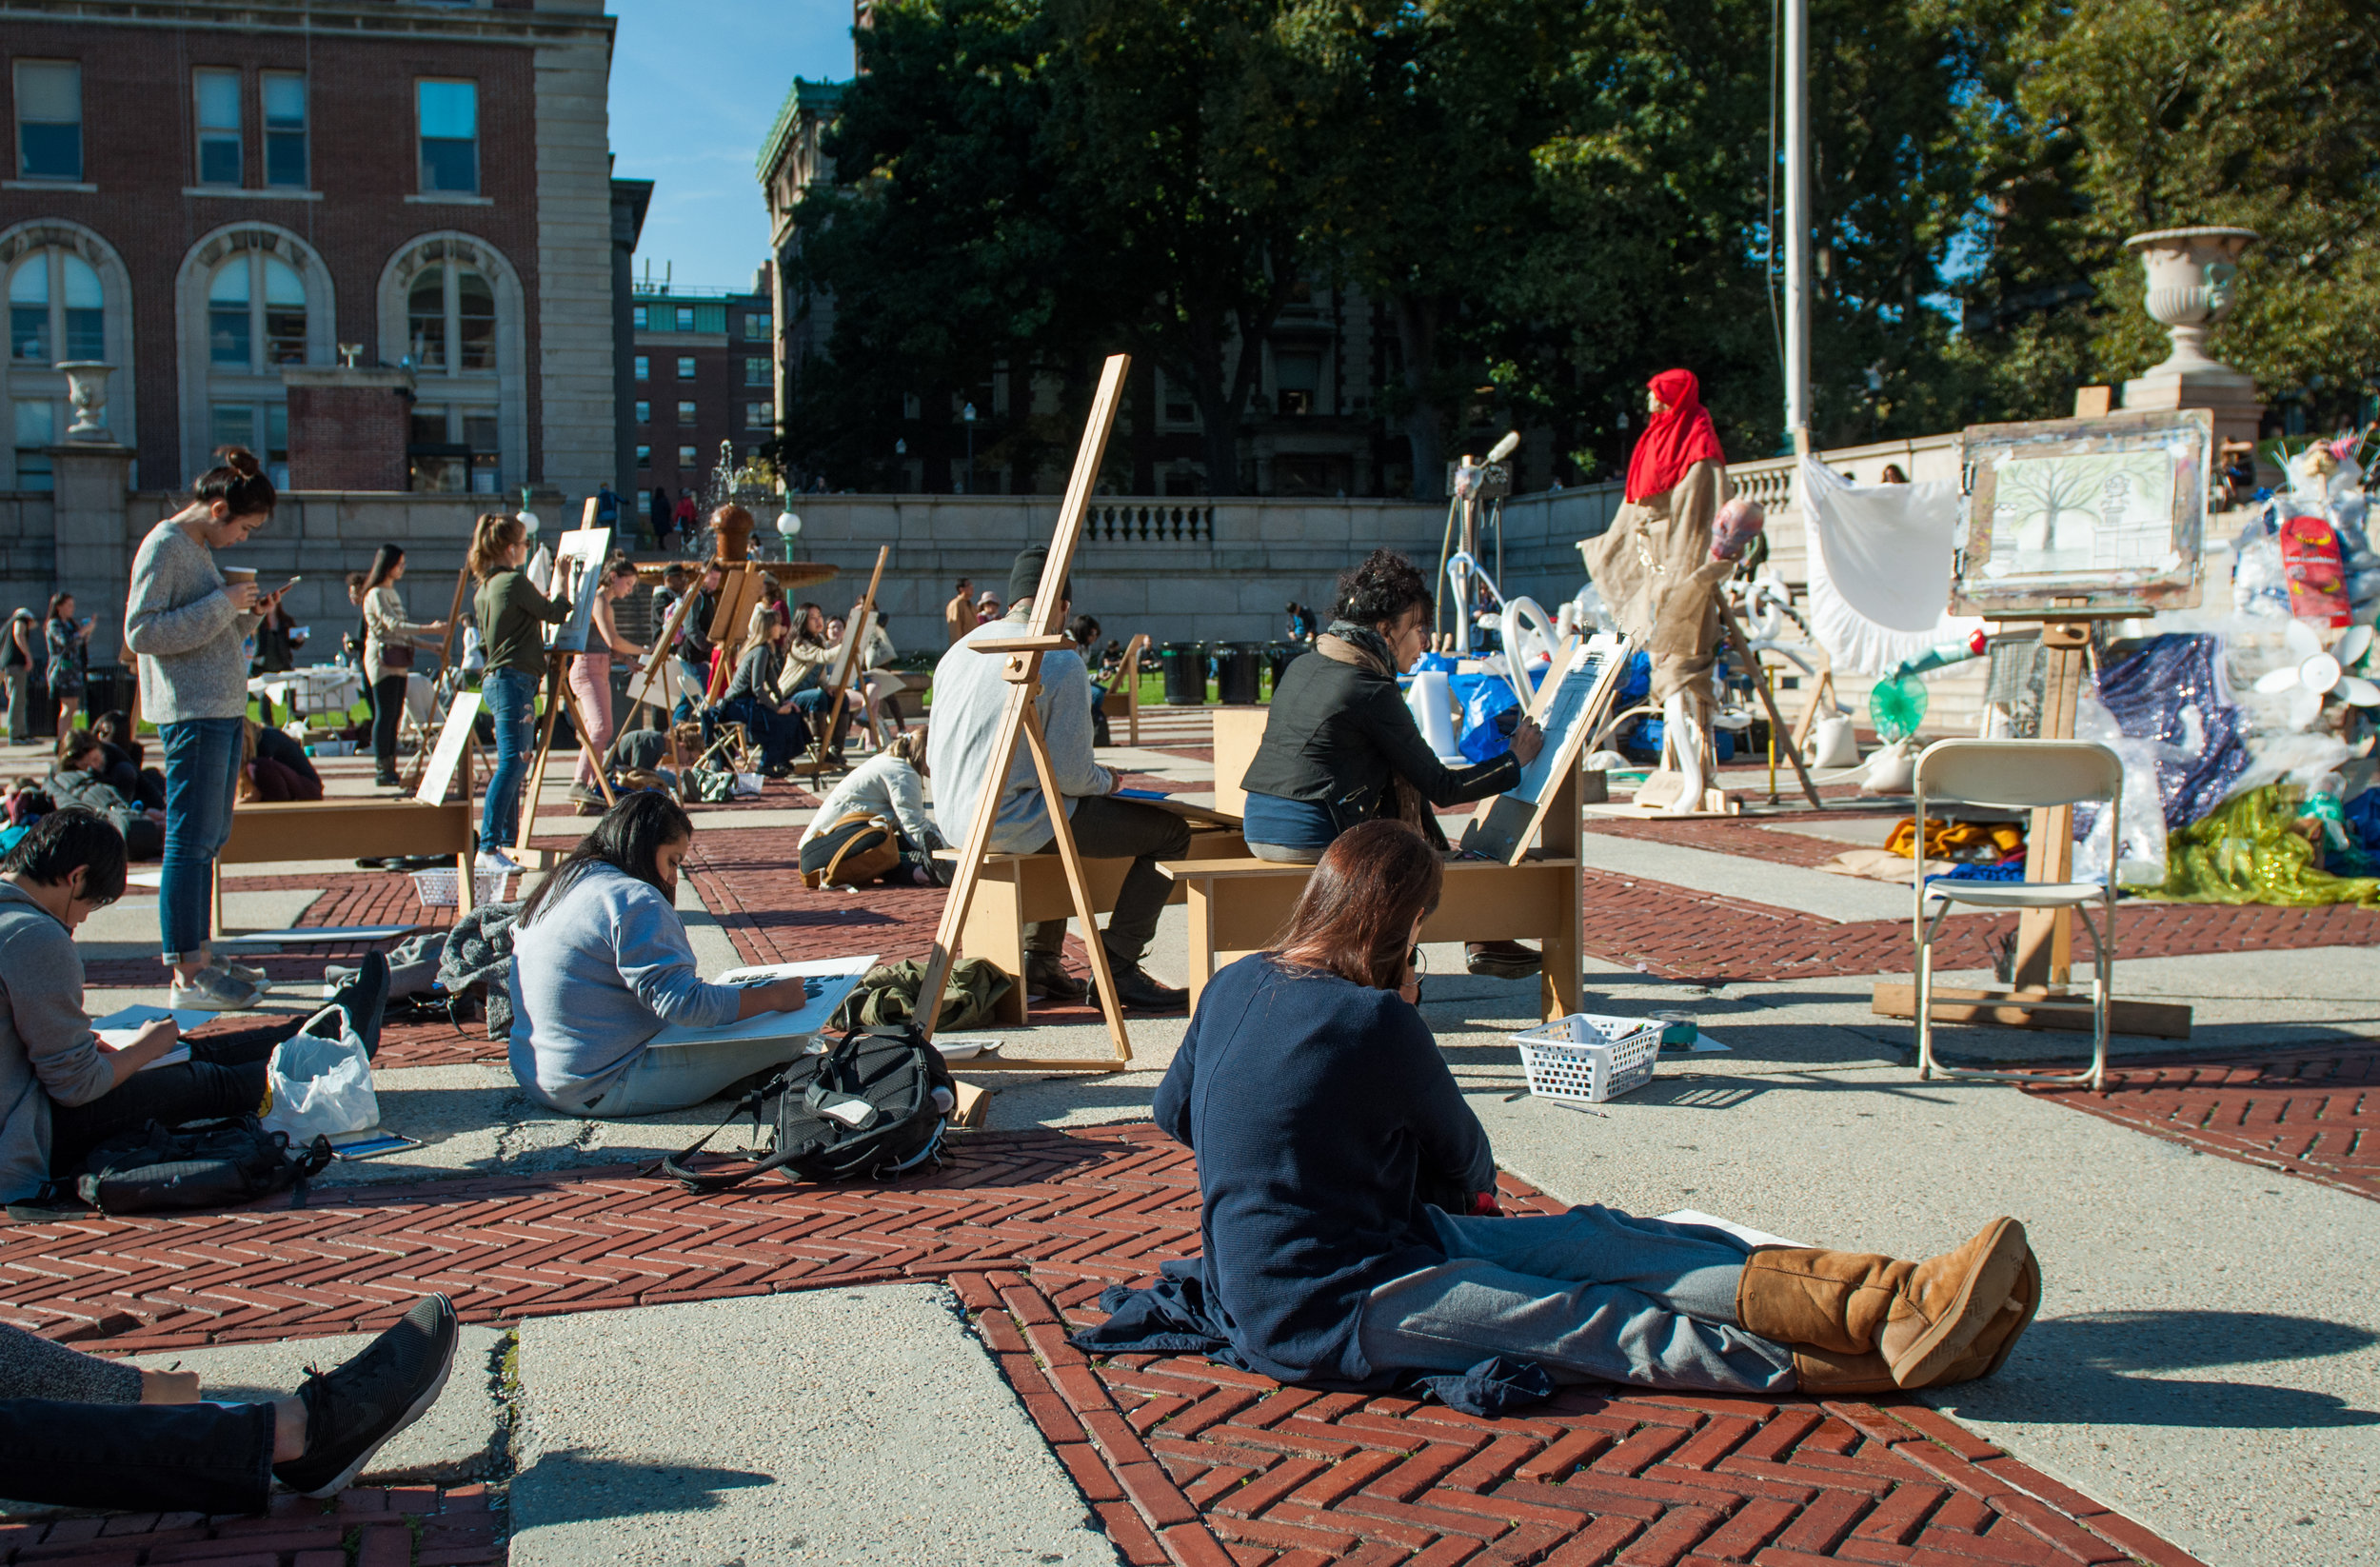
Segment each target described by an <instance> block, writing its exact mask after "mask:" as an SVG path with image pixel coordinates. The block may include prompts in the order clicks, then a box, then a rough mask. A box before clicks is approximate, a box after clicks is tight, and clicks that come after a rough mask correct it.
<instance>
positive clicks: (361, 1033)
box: [330, 952, 388, 1061]
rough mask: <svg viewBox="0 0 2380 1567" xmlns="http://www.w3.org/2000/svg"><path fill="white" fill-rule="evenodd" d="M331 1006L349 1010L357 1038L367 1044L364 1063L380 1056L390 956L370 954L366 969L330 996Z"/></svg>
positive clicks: (365, 955) (364, 965)
mask: <svg viewBox="0 0 2380 1567" xmlns="http://www.w3.org/2000/svg"><path fill="white" fill-rule="evenodd" d="M330 1004H331V1005H333V1006H344V1007H346V1008H347V1017H348V1019H349V1020H350V1021H351V1022H353V1023H354V1024H355V1037H356V1038H357V1039H359V1040H362V1041H364V1059H365V1060H366V1061H370V1060H371V1059H372V1058H373V1057H375V1056H378V1055H379V1054H380V1024H381V1020H382V1019H383V1018H385V1017H386V1016H387V1012H388V959H387V955H386V954H384V953H378V952H367V953H366V954H364V962H363V966H361V967H360V968H358V969H357V970H356V971H355V972H354V973H353V974H350V975H348V976H347V979H346V980H345V981H343V982H341V983H340V985H339V988H338V989H336V990H334V991H332V992H331V993H330Z"/></svg>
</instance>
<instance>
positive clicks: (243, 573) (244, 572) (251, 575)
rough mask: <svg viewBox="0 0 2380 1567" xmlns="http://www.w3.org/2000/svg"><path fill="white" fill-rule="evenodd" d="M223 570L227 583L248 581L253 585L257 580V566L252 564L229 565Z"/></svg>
mask: <svg viewBox="0 0 2380 1567" xmlns="http://www.w3.org/2000/svg"><path fill="white" fill-rule="evenodd" d="M222 570H223V580H224V581H225V582H227V583H248V584H251V585H253V584H254V583H255V581H256V568H255V567H254V566H252V565H227V566H224V567H223V568H222Z"/></svg>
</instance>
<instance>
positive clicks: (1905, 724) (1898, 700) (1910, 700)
mask: <svg viewBox="0 0 2380 1567" xmlns="http://www.w3.org/2000/svg"><path fill="white" fill-rule="evenodd" d="M1925 719H1926V683H1925V682H1924V681H1922V680H1919V679H1918V678H1917V677H1916V676H1914V675H1902V676H1900V677H1898V678H1897V679H1894V680H1880V681H1878V682H1876V684H1875V685H1874V688H1873V689H1871V690H1870V691H1869V692H1868V722H1869V723H1870V724H1874V726H1875V732H1876V734H1877V735H1878V736H1879V737H1880V738H1881V739H1882V740H1883V741H1884V742H1885V744H1892V743H1893V742H1894V741H1895V740H1907V739H1908V738H1909V737H1910V736H1911V735H1914V734H1915V733H1916V732H1917V725H1918V724H1923V723H1924V722H1925Z"/></svg>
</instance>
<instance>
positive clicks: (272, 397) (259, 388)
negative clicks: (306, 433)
mask: <svg viewBox="0 0 2380 1567" xmlns="http://www.w3.org/2000/svg"><path fill="white" fill-rule="evenodd" d="M306 339H307V297H306V280H305V279H304V278H302V277H300V276H299V275H298V271H297V268H294V267H292V266H290V265H289V264H288V262H286V261H284V260H282V259H281V258H280V257H279V256H277V255H274V254H272V253H271V252H269V251H268V250H264V249H234V250H233V251H232V252H231V254H230V255H229V256H228V257H227V258H225V260H224V261H223V262H222V263H221V264H220V265H219V266H217V267H216V268H215V274H214V276H213V277H212V278H211V279H209V280H208V284H207V372H208V373H207V439H208V443H209V445H210V446H247V447H248V448H249V449H250V450H252V451H254V452H255V453H256V454H257V455H258V456H260V457H262V458H263V459H264V460H265V467H266V472H267V473H268V475H269V476H270V477H271V479H272V481H273V483H274V484H276V485H283V486H286V485H288V482H289V402H288V393H287V392H286V391H285V390H284V389H283V387H282V386H281V367H282V366H284V365H303V364H305V363H306Z"/></svg>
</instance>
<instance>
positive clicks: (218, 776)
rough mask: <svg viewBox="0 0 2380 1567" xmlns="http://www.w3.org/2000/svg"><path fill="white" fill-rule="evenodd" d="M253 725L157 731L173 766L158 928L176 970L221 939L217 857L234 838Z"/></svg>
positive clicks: (189, 724)
mask: <svg viewBox="0 0 2380 1567" xmlns="http://www.w3.org/2000/svg"><path fill="white" fill-rule="evenodd" d="M245 723H247V720H245V719H237V718H189V719H184V720H183V721H182V722H181V723H179V724H160V725H159V726H158V729H157V738H158V739H159V740H160V741H161V742H163V743H164V749H165V761H166V852H165V865H164V869H163V877H162V883H163V884H162V885H161V886H160V887H159V888H158V892H157V925H158V931H159V934H160V936H161V937H162V939H163V944H164V950H165V959H166V962H169V963H179V962H186V961H187V962H196V961H197V959H198V957H199V955H200V954H201V953H203V952H205V951H206V950H207V943H208V939H209V938H210V937H212V936H213V934H214V866H215V856H216V855H217V854H220V853H221V852H222V851H223V846H224V844H225V843H228V842H229V841H230V838H231V803H232V801H233V800H234V799H235V798H236V797H237V795H238V793H239V786H240V728H241V725H242V724H245Z"/></svg>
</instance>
